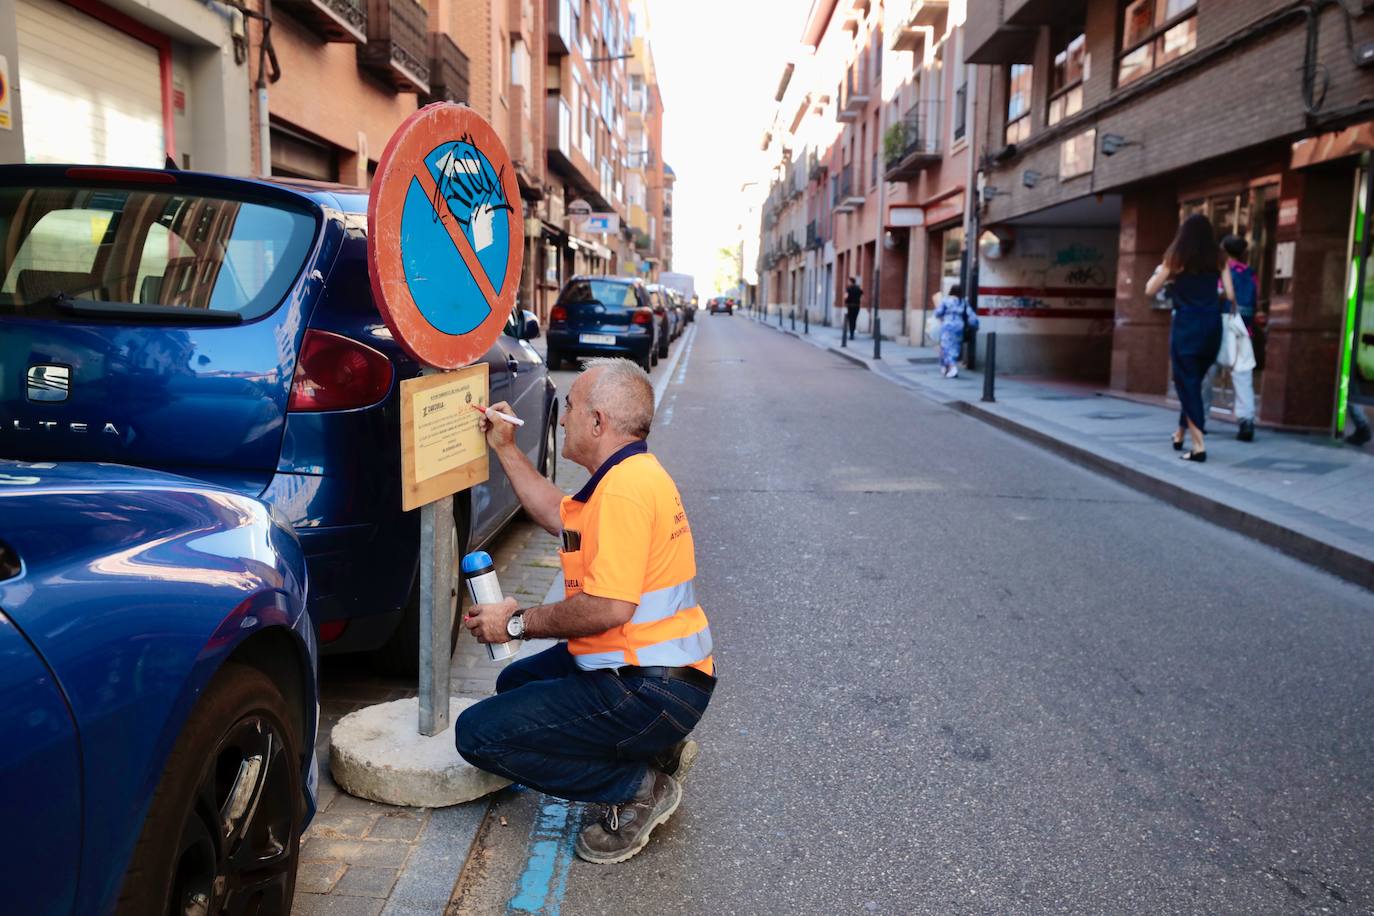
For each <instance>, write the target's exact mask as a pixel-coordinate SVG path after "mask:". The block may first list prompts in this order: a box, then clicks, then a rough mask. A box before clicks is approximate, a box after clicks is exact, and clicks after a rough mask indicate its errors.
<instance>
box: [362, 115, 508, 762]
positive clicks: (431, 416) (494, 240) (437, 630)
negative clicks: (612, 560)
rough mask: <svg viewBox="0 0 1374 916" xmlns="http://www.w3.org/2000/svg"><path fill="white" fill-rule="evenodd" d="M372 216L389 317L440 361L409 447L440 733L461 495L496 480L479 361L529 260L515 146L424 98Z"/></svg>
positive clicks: (433, 725) (407, 413) (432, 362)
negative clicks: (481, 414) (482, 413)
mask: <svg viewBox="0 0 1374 916" xmlns="http://www.w3.org/2000/svg"><path fill="white" fill-rule="evenodd" d="M367 222H368V240H369V241H368V273H369V275H370V278H371V281H372V292H373V298H374V299H375V300H376V302H377V307H378V309H379V310H380V311H381V314H382V319H383V320H384V321H385V322H386V325H387V327H388V328H389V329H390V330H391V333H392V336H393V337H394V338H395V340H396V342H397V343H398V344H399V345H400V346H401V347H402V348H403V349H404V350H405V351H406V352H407V353H409V354H410V355H411V356H412V357H414V358H415V359H416V360H417V361H419V362H420V363H422V364H424V365H426V366H429V367H432V368H431V370H429V371H427V372H426V375H427V376H428V378H425V379H407V380H405V381H403V382H402V385H401V400H402V418H403V423H402V427H403V428H402V430H401V438H402V442H401V451H402V465H403V469H404V475H403V476H405V478H406V479H405V481H403V486H402V490H403V500H412V502H411V503H410V505H415V504H416V503H418V504H420V529H421V533H420V633H419V645H420V648H419V663H420V676H419V693H420V696H419V732H420V734H421V735H426V736H433V735H437V734H439V733H441V732H443V731H444V730H445V729H447V728H448V727H449V725H450V721H449V718H450V717H449V696H450V687H449V675H450V663H451V660H452V657H451V656H452V653H451V645H452V642H451V634H452V632H453V625H454V621H453V603H454V598H455V597H456V593H457V588H456V586H457V581H458V579H457V575H456V572H455V568H454V544H455V541H456V537H455V532H454V529H453V494H454V493H455V492H457V491H458V490H460V489H463V488H465V487H468V486H471V485H472V484H473V483H475V482H480V481H482V480H485V479H486V477H487V462H488V458H487V455H486V450H485V449H486V447H485V443H484V442H483V441H482V439H481V434H480V432H476V431H475V430H476V419H475V416H474V417H473V418H468V416H467V413H468V412H469V411H470V407H471V405H472V404H485V403H486V402H487V400H488V395H489V393H490V392H489V387H488V383H487V381H486V371H485V366H483V365H482V364H481V363H480V362H479V361H480V360H481V358H482V356H483V354H485V353H486V351H487V349H488V348H490V347H491V345H492V344H493V343H495V342H496V339H497V337H499V336H500V334H501V331H502V329H503V327H504V325H505V323H506V320H507V319H508V318H509V316H510V314H511V309H512V308H513V307H514V305H515V296H516V292H517V288H518V286H519V278H520V268H521V265H522V264H523V261H524V251H525V245H524V217H523V211H522V208H521V204H520V193H519V188H518V187H517V186H516V179H515V168H514V165H513V163H512V162H511V158H510V155H509V153H507V151H506V148H505V146H504V145H503V144H502V143H501V140H500V138H499V137H497V135H496V132H495V131H493V130H492V128H491V125H489V124H487V123H486V122H485V121H483V120H482V119H481V117H479V116H478V115H477V113H476V112H474V111H473V110H472V109H470V108H467V107H466V106H463V105H454V104H451V103H446V102H441V103H438V104H435V105H429V106H427V107H425V108H422V109H421V110H420V111H417V112H416V113H415V114H413V115H411V116H410V117H409V118H408V119H407V120H406V121H405V123H403V124H402V125H401V127H400V129H399V130H397V131H396V133H395V134H394V135H393V136H392V138H391V140H390V141H389V142H388V143H387V145H386V149H385V150H384V151H383V152H382V155H381V158H380V160H379V161H378V164H377V177H376V181H375V182H374V183H373V186H372V191H371V194H370V195H369V200H368V210H367ZM474 363H477V364H478V366H482V369H481V372H480V373H478V374H477V376H476V379H475V380H474V376H473V373H474V372H475V371H476V368H475V367H474V368H473V369H464V370H463V371H462V372H450V373H444V372H442V371H440V370H458V369H463V367H467V366H471V365H472V364H474ZM435 376H438V377H437V378H436V377H435ZM417 408H418V409H417ZM469 419H470V422H469ZM405 421H408V422H405ZM455 455H461V456H462V458H461V459H459V458H456V457H454V456H455ZM417 494H420V495H417ZM403 505H404V503H403ZM410 505H406V506H405V508H410Z"/></svg>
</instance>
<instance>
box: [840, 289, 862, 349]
mask: <svg viewBox="0 0 1374 916" xmlns="http://www.w3.org/2000/svg"><path fill="white" fill-rule="evenodd" d="M863 300H864V290H863V287H862V286H860V285H859V278H858V277H850V278H849V285H848V286H847V287H845V290H844V318H845V321H847V322H849V339H850V340H853V339H854V330H855V328H856V327H857V326H858V324H859V306H860V304H862V303H863Z"/></svg>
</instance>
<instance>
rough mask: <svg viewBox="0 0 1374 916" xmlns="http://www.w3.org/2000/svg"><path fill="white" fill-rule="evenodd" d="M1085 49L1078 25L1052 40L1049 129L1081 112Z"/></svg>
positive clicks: (1085, 45) (1080, 28) (1084, 38)
mask: <svg viewBox="0 0 1374 916" xmlns="http://www.w3.org/2000/svg"><path fill="white" fill-rule="evenodd" d="M1087 46H1088V42H1087V38H1086V36H1084V34H1083V29H1082V26H1081V25H1080V26H1079V27H1077V28H1072V29H1068V30H1066V31H1065V32H1064V33H1062V34H1058V35H1056V36H1055V44H1054V67H1053V69H1052V70H1051V71H1050V111H1049V123H1050V125H1051V126H1053V125H1055V124H1058V123H1059V122H1060V121H1062V120H1064V119H1065V118H1068V117H1072V116H1073V115H1076V114H1078V113H1079V112H1080V111H1082V110H1083V77H1084V71H1085V70H1086V69H1087V68H1086V61H1087Z"/></svg>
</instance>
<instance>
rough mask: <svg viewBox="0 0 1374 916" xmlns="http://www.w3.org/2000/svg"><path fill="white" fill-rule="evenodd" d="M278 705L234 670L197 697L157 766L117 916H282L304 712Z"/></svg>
mask: <svg viewBox="0 0 1374 916" xmlns="http://www.w3.org/2000/svg"><path fill="white" fill-rule="evenodd" d="M287 695H293V692H292V691H290V690H287V691H286V692H285V693H283V690H282V689H281V687H279V685H278V683H277V682H276V681H275V680H274V679H273V678H271V677H269V676H268V675H267V674H265V673H264V672H263V671H261V670H259V669H258V668H255V667H253V666H251V665H244V664H239V663H236V662H233V661H230V662H227V663H225V665H224V666H223V668H221V669H220V671H219V673H217V674H216V675H215V677H214V679H213V680H211V682H210V684H209V686H207V687H206V688H205V689H204V691H203V692H202V693H201V696H200V699H199V700H198V701H197V702H196V704H195V707H194V708H193V709H192V710H191V712H190V714H189V715H188V716H187V718H186V724H185V725H184V726H183V728H182V730H181V734H180V735H179V736H178V737H177V740H176V745H175V746H174V747H173V748H172V752H171V754H169V755H168V757H167V760H166V763H165V765H164V766H163V770H162V777H161V779H160V780H159V782H158V786H157V791H156V792H155V793H154V794H153V798H152V801H151V803H150V805H149V807H148V815H147V818H146V819H145V820H144V822H143V825H142V828H141V829H140V831H139V839H138V843H137V845H135V847H134V852H133V855H132V856H131V857H130V860H129V865H128V869H127V871H126V872H125V876H124V883H123V888H122V889H121V892H120V896H119V902H118V905H117V907H116V908H115V913H116V916H158V914H162V916H221V914H234V916H237V914H241V913H242V914H247V913H253V914H257V916H289V914H290V912H291V899H292V897H293V895H294V894H295V888H296V866H297V861H298V859H299V856H300V835H301V832H302V830H303V829H304V819H305V797H304V789H303V786H302V780H303V779H304V774H303V772H302V769H301V761H302V758H303V756H304V754H305V753H306V751H305V746H304V739H303V738H302V737H301V736H300V734H299V733H300V729H301V727H302V722H303V719H302V716H303V715H305V711H304V710H301V709H296V708H293V706H292V705H291V703H290V702H288V701H287V699H286V696H287ZM309 698H310V699H311V700H312V701H313V698H314V695H313V693H312V694H310V695H309Z"/></svg>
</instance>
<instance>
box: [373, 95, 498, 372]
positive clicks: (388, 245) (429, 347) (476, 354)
mask: <svg viewBox="0 0 1374 916" xmlns="http://www.w3.org/2000/svg"><path fill="white" fill-rule="evenodd" d="M469 137H470V138H471V140H472V142H473V145H474V146H476V147H477V149H478V150H479V151H480V152H481V153H482V155H484V156H486V157H487V161H489V162H490V163H491V166H492V168H493V169H495V170H496V173H497V174H498V175H499V176H500V178H501V187H502V190H504V191H505V194H506V199H507V201H508V202H509V203H510V206H511V209H510V213H509V218H508V220H507V222H508V223H509V230H510V247H509V251H508V256H507V260H506V275H505V277H503V278H502V281H501V292H500V293H499V294H498V293H496V292H495V290H494V289H493V287H492V285H491V282H490V281H489V280H488V278H487V275H486V272H485V271H484V270H483V269H482V266H481V264H480V263H479V262H478V260H477V255H476V253H475V252H474V251H473V250H472V246H471V244H470V243H469V242H468V239H467V236H465V235H464V234H463V232H462V230H461V229H460V228H459V227H458V225H457V223H456V221H455V220H454V219H453V218H452V216H451V215H450V214H440V216H441V219H442V222H443V224H444V225H445V226H446V227H447V228H448V231H449V235H450V236H451V237H452V238H453V243H454V246H455V247H457V249H458V253H459V255H460V256H461V257H462V258H463V260H464V261H465V262H466V264H467V267H468V270H469V271H470V272H472V274H473V278H474V280H475V281H476V282H477V286H478V288H479V289H480V290H482V293H483V296H484V298H485V299H486V301H487V305H488V306H489V307H490V308H491V314H490V315H488V316H487V317H486V318H485V319H483V321H482V323H481V324H480V325H478V326H477V328H475V329H474V330H472V331H470V332H469V333H467V334H446V333H444V332H443V331H441V330H439V329H438V328H436V327H435V326H434V325H432V324H430V323H429V321H428V320H427V319H426V318H425V317H424V315H423V314H421V312H420V309H419V307H418V306H416V304H415V300H414V298H412V296H411V294H410V289H409V287H408V286H407V285H406V280H405V264H404V259H403V258H402V256H401V216H402V214H403V213H404V212H405V199H406V194H407V193H408V191H409V188H410V180H411V178H417V179H418V180H419V181H420V184H421V186H422V187H424V188H425V190H426V191H427V192H433V190H434V182H433V180H432V179H431V178H430V176H429V172H428V171H427V170H426V169H425V168H424V157H425V156H426V155H428V154H429V152H430V151H431V150H433V149H434V148H435V147H436V146H438V145H439V144H441V143H445V142H448V141H453V140H460V139H465V138H469ZM367 237H368V246H367V266H368V275H369V277H370V279H371V283H372V296H373V299H374V300H375V301H376V303H377V308H378V310H379V311H380V312H381V313H382V320H383V321H385V322H386V326H387V327H388V328H390V329H391V334H392V337H394V338H395V340H396V342H397V343H398V344H400V346H401V348H402V349H404V350H405V351H406V352H407V353H409V354H410V355H411V356H412V357H414V358H415V359H417V360H419V361H420V362H421V363H424V364H425V365H427V366H433V367H435V368H438V369H458V368H460V367H462V366H467V365H470V364H472V363H474V362H476V361H477V360H479V359H481V358H482V355H483V354H485V353H486V352H487V350H488V349H489V348H490V347H491V345H492V344H494V343H495V342H496V339H497V338H498V337H500V336H501V331H502V329H503V328H504V327H505V325H506V319H507V317H508V316H509V315H510V313H511V310H512V309H513V308H514V307H515V297H516V292H517V290H518V289H519V286H520V271H521V268H522V267H523V266H524V262H525V211H524V205H523V202H522V201H521V199H520V187H519V183H518V181H517V180H516V177H515V164H514V163H513V162H512V161H511V158H510V154H509V153H508V152H507V151H506V147H505V144H503V143H502V142H501V138H500V137H498V136H497V135H496V131H495V130H493V129H492V127H491V125H490V124H488V123H487V122H486V121H484V120H483V119H482V117H481V116H480V115H478V114H477V112H475V111H473V110H472V109H471V108H468V107H467V106H466V105H456V104H454V103H452V102H436V103H434V104H432V105H426V106H425V107H424V108H421V109H420V110H419V111H417V112H415V114H413V115H411V116H410V117H409V118H406V120H405V122H404V123H402V124H401V126H400V127H399V128H398V129H397V130H396V132H395V133H394V134H392V135H391V139H390V140H388V141H387V144H386V148H385V149H384V150H382V155H381V158H380V159H378V161H377V175H376V178H375V179H374V181H373V184H372V189H371V191H370V192H369V194H368V200H367Z"/></svg>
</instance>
